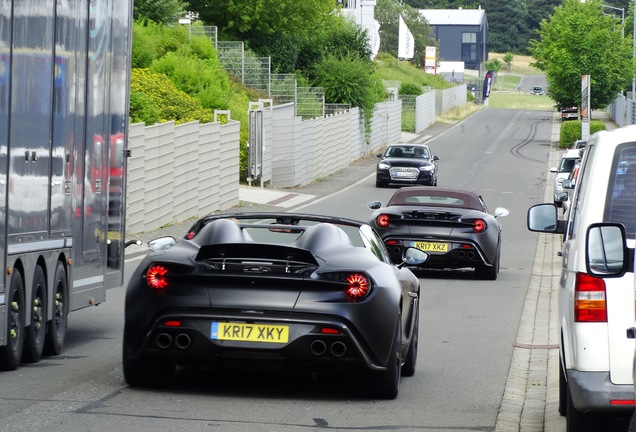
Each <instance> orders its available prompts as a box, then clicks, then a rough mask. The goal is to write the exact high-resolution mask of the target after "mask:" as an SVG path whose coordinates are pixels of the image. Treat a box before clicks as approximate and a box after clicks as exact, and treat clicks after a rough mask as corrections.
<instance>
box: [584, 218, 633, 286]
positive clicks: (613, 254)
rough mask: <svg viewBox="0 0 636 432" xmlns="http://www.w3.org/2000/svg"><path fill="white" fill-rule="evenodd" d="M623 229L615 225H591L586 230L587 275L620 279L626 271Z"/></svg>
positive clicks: (625, 247)
mask: <svg viewBox="0 0 636 432" xmlns="http://www.w3.org/2000/svg"><path fill="white" fill-rule="evenodd" d="M625 240H626V238H625V227H624V226H623V225H622V224H615V223H593V224H591V225H590V226H589V227H588V228H587V235H586V248H585V268H586V270H587V272H588V274H590V275H592V276H602V277H621V276H623V275H624V274H625V272H626V271H627V269H628V266H627V262H628V260H627V257H628V253H627V251H628V250H627V243H626V241H625Z"/></svg>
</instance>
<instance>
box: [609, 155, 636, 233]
mask: <svg viewBox="0 0 636 432" xmlns="http://www.w3.org/2000/svg"><path fill="white" fill-rule="evenodd" d="M609 187H610V191H611V200H610V205H609V215H608V217H607V222H615V223H622V224H623V225H624V226H625V231H626V232H627V237H628V238H632V239H633V238H635V237H636V143H627V144H623V145H622V146H619V147H618V148H617V152H616V157H615V159H614V165H613V169H612V173H611V178H610V184H609ZM608 195H609V194H608Z"/></svg>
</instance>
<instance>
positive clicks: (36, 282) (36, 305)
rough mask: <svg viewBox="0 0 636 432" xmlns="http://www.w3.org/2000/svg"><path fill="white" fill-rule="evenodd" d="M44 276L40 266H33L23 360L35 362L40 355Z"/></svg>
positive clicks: (42, 342) (43, 310)
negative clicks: (29, 311) (29, 321)
mask: <svg viewBox="0 0 636 432" xmlns="http://www.w3.org/2000/svg"><path fill="white" fill-rule="evenodd" d="M47 301H48V300H47V298H46V277H45V276H44V270H42V267H41V266H36V267H35V272H34V273H33V286H32V287H31V308H32V309H31V325H29V326H27V327H26V334H25V336H26V337H25V340H24V353H23V356H24V361H26V362H29V363H36V362H38V361H40V358H41V357H42V351H43V350H44V337H45V336H46V317H47V313H46V311H47V307H46V305H47Z"/></svg>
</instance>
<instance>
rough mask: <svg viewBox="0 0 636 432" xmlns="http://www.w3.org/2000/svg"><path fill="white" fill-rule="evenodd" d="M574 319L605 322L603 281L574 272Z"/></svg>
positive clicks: (605, 308)
mask: <svg viewBox="0 0 636 432" xmlns="http://www.w3.org/2000/svg"><path fill="white" fill-rule="evenodd" d="M574 320H575V321H576V322H607V303H606V301H605V281H604V280H603V279H600V278H596V277H592V276H589V275H588V274H586V273H577V274H576V284H575V287H574Z"/></svg>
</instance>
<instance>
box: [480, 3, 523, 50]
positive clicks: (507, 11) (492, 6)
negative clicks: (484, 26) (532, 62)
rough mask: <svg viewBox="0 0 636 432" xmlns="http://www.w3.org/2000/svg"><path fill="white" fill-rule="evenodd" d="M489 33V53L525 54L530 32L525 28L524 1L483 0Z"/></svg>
mask: <svg viewBox="0 0 636 432" xmlns="http://www.w3.org/2000/svg"><path fill="white" fill-rule="evenodd" d="M481 5H482V8H483V9H485V10H486V18H487V19H488V27H489V32H490V51H494V52H498V53H505V52H508V51H511V52H514V53H525V52H527V46H528V39H529V34H530V31H529V30H528V27H527V26H526V21H527V18H528V7H527V1H526V0H507V1H501V0H483V1H482V2H481Z"/></svg>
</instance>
